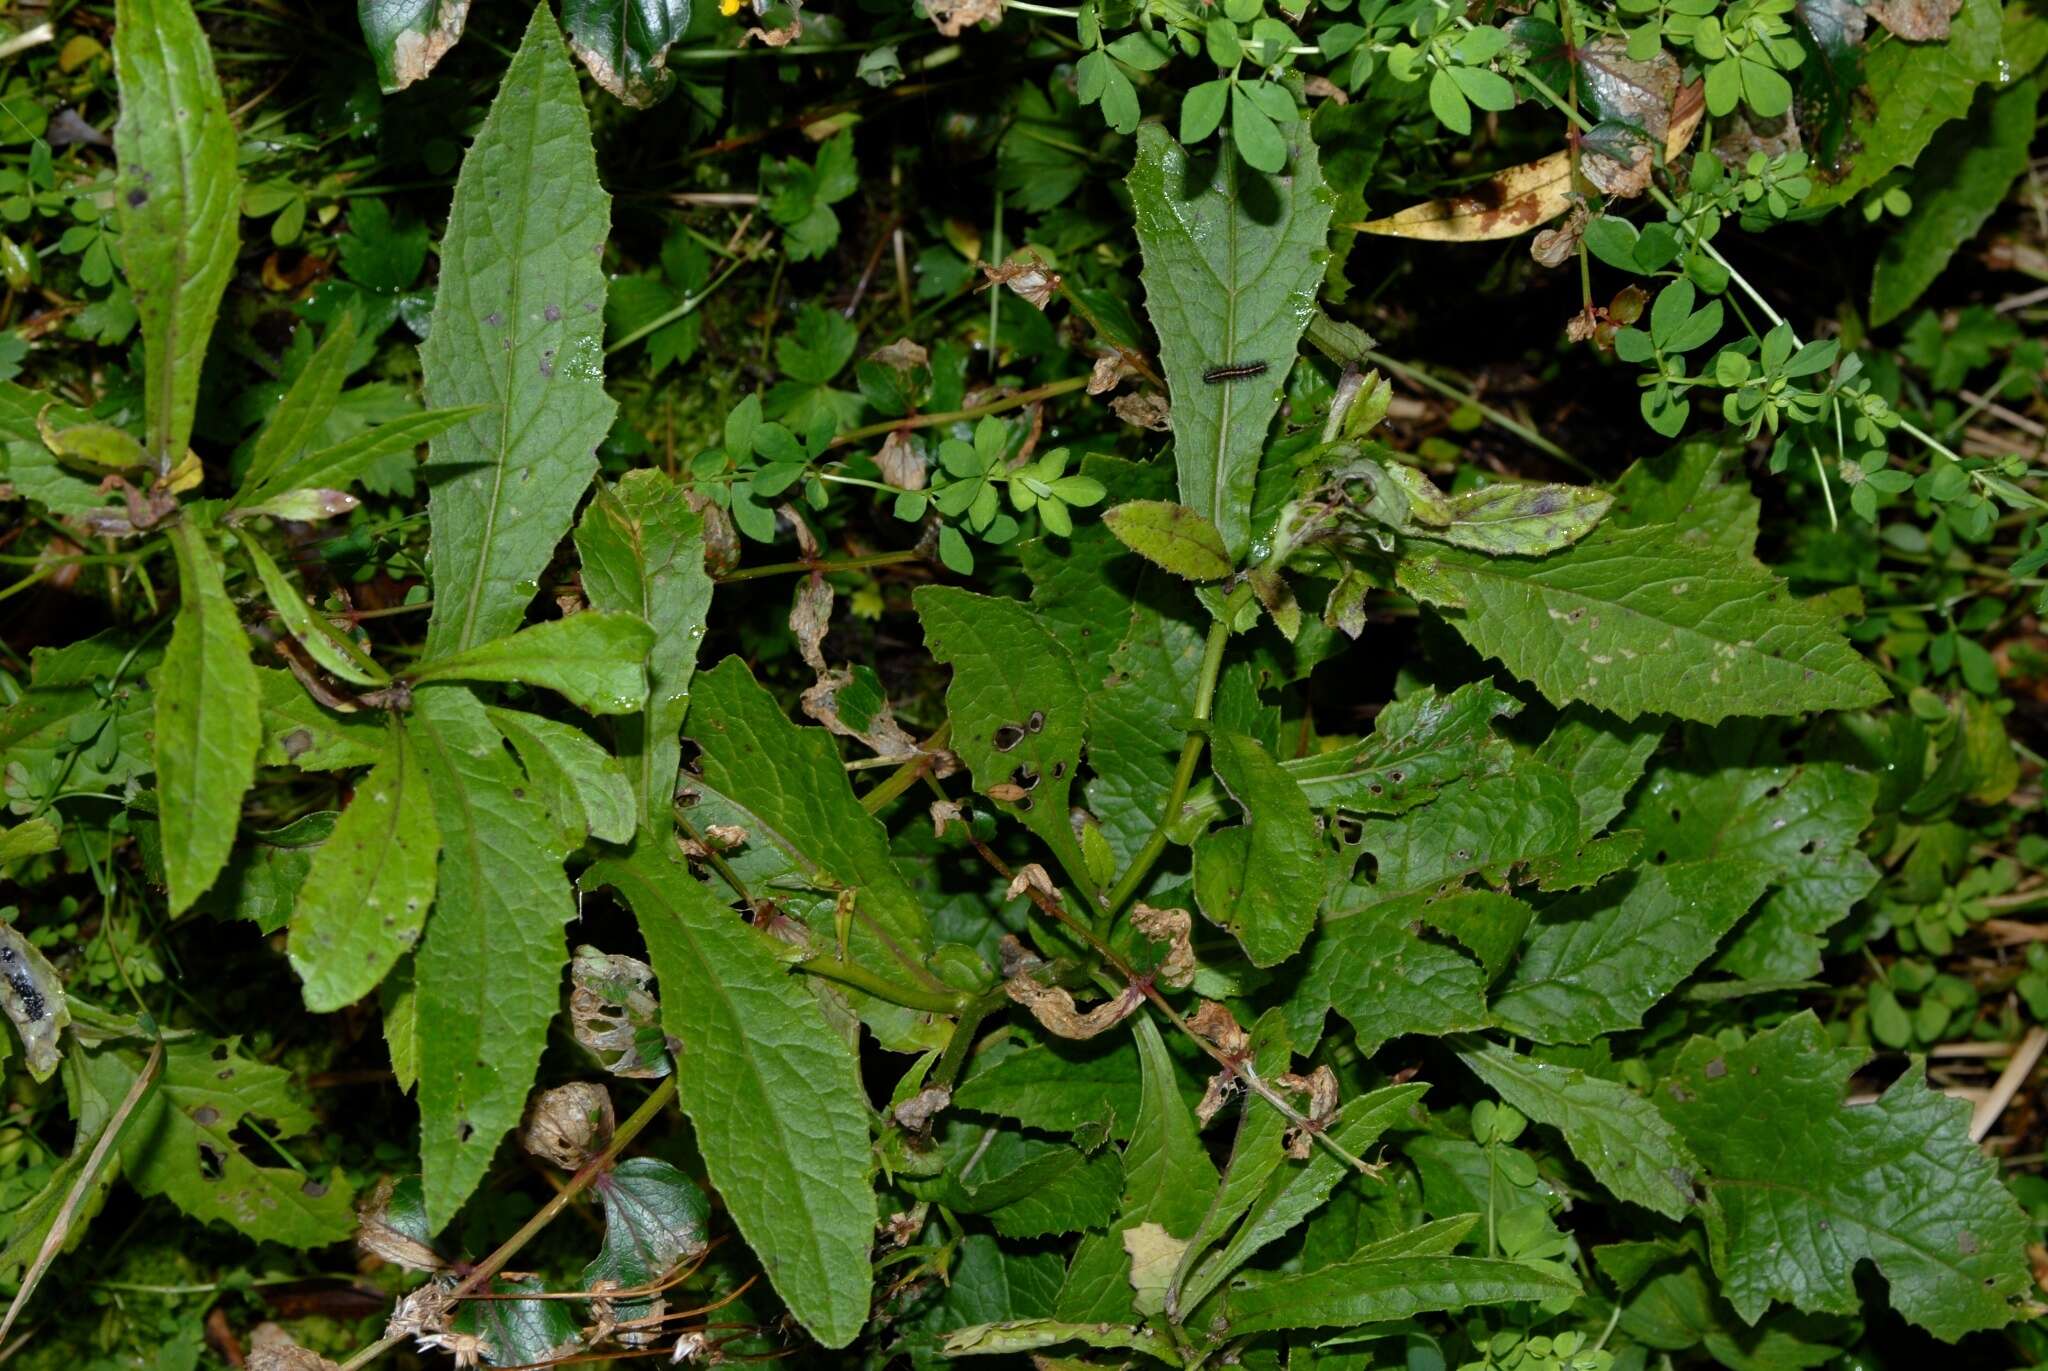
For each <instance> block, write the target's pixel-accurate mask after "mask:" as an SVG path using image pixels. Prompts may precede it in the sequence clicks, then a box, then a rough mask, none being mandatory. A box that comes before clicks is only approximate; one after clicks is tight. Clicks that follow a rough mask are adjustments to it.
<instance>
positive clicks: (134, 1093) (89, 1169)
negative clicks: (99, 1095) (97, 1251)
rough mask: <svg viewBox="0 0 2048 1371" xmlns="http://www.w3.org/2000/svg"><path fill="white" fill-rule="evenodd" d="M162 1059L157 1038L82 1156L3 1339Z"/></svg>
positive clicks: (4, 1325) (1, 1333)
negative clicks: (81, 1164) (82, 1166)
mask: <svg viewBox="0 0 2048 1371" xmlns="http://www.w3.org/2000/svg"><path fill="white" fill-rule="evenodd" d="M163 1059H164V1045H163V1044H162V1043H161V1042H159V1043H157V1044H156V1045H155V1046H154V1047H152V1048H150V1049H149V1060H148V1061H146V1062H144V1063H143V1064H142V1070H141V1071H139V1072H137V1073H136V1076H135V1084H133V1085H131V1086H129V1087H128V1093H127V1094H126V1095H125V1096H123V1097H122V1099H121V1107H120V1108H119V1109H116V1110H115V1111H114V1114H113V1117H112V1118H110V1119H108V1120H107V1126H106V1127H105V1128H104V1129H102V1130H100V1140H99V1142H98V1143H96V1144H95V1145H94V1146H93V1149H92V1155H91V1156H89V1157H87V1158H86V1159H85V1169H84V1170H83V1171H81V1172H79V1173H78V1179H77V1180H76V1181H74V1182H72V1185H71V1193H70V1194H68V1195H66V1196H65V1197H64V1207H63V1208H62V1209H59V1210H58V1211H57V1217H56V1218H54V1219H52V1220H51V1221H50V1231H49V1232H48V1233H47V1234H46V1235H44V1238H43V1245H42V1247H41V1249H39V1250H38V1251H37V1252H36V1259H35V1260H34V1261H32V1262H30V1263H29V1267H28V1270H27V1271H26V1272H24V1273H23V1274H22V1278H21V1289H20V1290H18V1291H16V1292H15V1295H14V1302H13V1303H12V1304H10V1305H8V1306H7V1317H6V1318H5V1319H0V1341H4V1340H5V1339H6V1337H7V1334H8V1333H9V1331H11V1330H12V1329H13V1327H14V1321H15V1319H17V1318H19V1317H20V1315H21V1311H22V1309H23V1308H24V1307H25V1306H26V1305H27V1304H28V1298H29V1296H30V1295H33V1294H34V1293H35V1290H36V1284H37V1282H39V1281H41V1280H42V1278H43V1272H44V1271H46V1270H48V1269H49V1266H50V1263H51V1262H52V1261H54V1260H55V1259H56V1256H57V1254H58V1253H59V1252H61V1251H63V1250H64V1239H65V1238H66V1237H68V1236H69V1235H70V1232H71V1220H72V1219H73V1218H74V1217H76V1216H77V1214H78V1206H79V1203H80V1201H82V1200H83V1199H84V1198H85V1192H86V1190H87V1189H88V1188H90V1187H91V1185H92V1178H93V1177H94V1176H97V1175H98V1174H99V1173H100V1164H101V1163H102V1162H104V1161H106V1159H107V1151H108V1149H110V1148H111V1147H113V1145H114V1144H115V1143H116V1142H118V1141H120V1138H121V1129H122V1128H123V1127H124V1126H125V1125H126V1124H127V1122H128V1116H129V1115H130V1114H133V1113H134V1112H135V1106H136V1105H138V1104H140V1103H142V1095H143V1092H144V1091H146V1090H148V1089H149V1085H150V1082H151V1081H154V1080H155V1079H156V1070H157V1067H158V1066H160V1065H162V1063H163Z"/></svg>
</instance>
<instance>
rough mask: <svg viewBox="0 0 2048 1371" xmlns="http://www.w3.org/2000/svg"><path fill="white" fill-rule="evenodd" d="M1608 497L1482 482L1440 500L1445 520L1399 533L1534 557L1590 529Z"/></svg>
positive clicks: (1576, 490)
mask: <svg viewBox="0 0 2048 1371" xmlns="http://www.w3.org/2000/svg"><path fill="white" fill-rule="evenodd" d="M1609 498H1610V497H1609V496H1608V495H1607V493H1606V492H1605V491H1599V490H1590V489H1588V488H1586V487H1584V486H1557V485H1547V486H1545V485H1518V484H1512V483H1504V484H1501V485H1493V486H1484V487H1482V488H1480V489H1478V490H1472V491H1467V492H1465V493H1464V494H1462V495H1453V496H1451V497H1449V498H1448V499H1447V500H1445V501H1444V505H1445V509H1444V514H1445V516H1446V518H1447V519H1448V522H1447V523H1444V524H1443V525H1441V526H1438V525H1434V524H1422V523H1418V524H1413V525H1411V526H1409V527H1408V528H1406V529H1404V530H1402V531H1403V532H1405V533H1407V534H1408V535H1409V536H1410V537H1415V538H1429V539H1432V540H1435V541H1438V542H1445V543H1450V544H1452V545H1453V546H1455V547H1467V548H1472V549H1475V550H1476V551H1479V552H1487V553H1492V554H1493V555H1494V556H1496V557H1509V556H1512V557H1537V556H1541V555H1542V554H1544V553H1546V552H1555V551H1557V550H1558V549H1559V548H1561V547H1567V546H1569V545H1570V544H1572V543H1575V542H1577V541H1578V540H1579V539H1580V538H1582V537H1584V536H1585V535H1586V534H1588V533H1590V532H1592V531H1593V526H1594V525H1595V524H1598V523H1599V522H1600V516H1601V515H1603V514H1605V513H1606V512H1607V506H1608V502H1609Z"/></svg>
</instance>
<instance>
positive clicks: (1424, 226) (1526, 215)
mask: <svg viewBox="0 0 2048 1371" xmlns="http://www.w3.org/2000/svg"><path fill="white" fill-rule="evenodd" d="M1705 112H1706V98H1705V95H1704V92H1703V91H1702V89H1701V87H1700V86H1699V85H1698V84H1697V83H1695V84H1693V85H1690V86H1687V87H1686V88H1685V89H1683V90H1681V91H1680V92H1679V93H1678V98H1677V102H1676V104H1675V105H1674V106H1673V108H1672V111H1671V118H1670V128H1669V132H1668V134H1667V136H1666V137H1665V140H1664V158H1665V160H1666V161H1667V162H1668V161H1672V160H1675V159H1676V158H1677V157H1678V155H1679V154H1680V153H1682V152H1684V151H1685V148H1686V145H1687V144H1688V143H1690V142H1691V141H1692V135H1693V132H1694V131H1695V130H1696V129H1698V128H1699V124H1700V116H1701V115H1702V114H1704V113H1705ZM1571 204H1572V169H1571V155H1570V154H1569V153H1564V152H1556V153H1552V154H1551V155H1550V156H1548V157H1545V158H1542V159H1541V160H1539V161H1535V162H1527V163H1524V164H1523V165H1521V166H1519V167H1510V168H1508V169H1507V170H1506V171H1503V172H1500V173H1498V174H1496V175H1495V176H1493V177H1492V178H1491V179H1489V180H1487V181H1485V182H1483V183H1481V184H1480V185H1479V186H1477V187H1475V188H1474V189H1473V190H1471V191H1470V192H1468V193H1467V194H1464V195H1454V196H1450V197H1447V198H1445V199H1441V200H1425V201H1423V202H1422V203H1421V204H1419V205H1410V206H1409V207H1408V208H1407V209H1404V210H1402V211H1401V212H1400V213H1398V214H1391V215H1388V216H1387V217H1386V218H1384V219H1373V220H1369V221H1367V222H1365V223H1360V224H1346V225H1342V227H1345V228H1353V229H1357V230H1358V231H1360V232H1362V233H1377V234H1384V235H1387V236H1390V237H1394V238H1422V239H1427V240H1429V241H1431V242H1439V243H1476V242H1483V241H1487V240H1491V239H1496V238H1514V237H1517V236H1519V235H1521V234H1523V233H1527V232H1528V231H1529V230H1530V229H1533V228H1535V227H1536V226H1537V225H1538V224H1545V223H1548V222H1549V221H1551V220H1552V219H1555V218H1556V217H1557V216H1558V215H1560V214H1563V213H1564V212H1565V211H1566V210H1567V209H1569V208H1571Z"/></svg>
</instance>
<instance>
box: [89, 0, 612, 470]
mask: <svg viewBox="0 0 2048 1371" xmlns="http://www.w3.org/2000/svg"><path fill="white" fill-rule="evenodd" d="M114 35H115V36H114V68H115V75H116V78H117V80H118V81H119V83H120V87H121V118H120V122H119V123H117V124H116V125H115V126H114V150H115V152H116V154H117V155H118V157H119V159H120V167H121V170H120V176H119V179H118V181H117V183H116V186H115V191H114V203H115V206H116V208H117V209H118V211H119V213H120V220H121V263H122V267H123V269H124V272H125V275H126V277H127V282H128V286H129V289H130V290H131V291H133V292H134V296H135V312H136V314H137V315H138V316H139V317H140V318H141V321H142V397H143V413H144V417H145V419H146V421H147V424H148V428H149V440H148V443H147V447H148V449H149V456H150V459H151V461H153V462H154V463H155V465H156V469H157V470H158V471H159V472H167V471H169V470H170V469H171V468H172V467H173V466H175V465H177V463H178V462H180V461H181V460H183V459H184V456H185V444H186V441H187V440H188V439H189V438H190V437H191V436H192V416H193V411H194V409H195V407H196V405H197V403H198V397H199V368H200V366H201V364H202V363H203V362H204V361H205V360H206V343H207V339H208V338H209V337H210V336H211V335H212V333H213V320H214V315H215V314H216V313H217V312H218V311H219V309H220V296H221V292H222V291H223V290H225V289H226V288H227V283H228V274H229V273H230V272H231V271H233V270H234V265H235V224H236V220H237V219H238V218H239V216H240V213H241V203H240V202H241V194H240V191H239V190H238V188H237V177H236V175H235V130H234V126H233V125H231V124H230V123H229V122H228V111H227V105H226V104H225V103H224V101H223V100H222V96H221V91H222V87H221V84H220V81H219V80H218V79H217V78H216V77H215V76H214V74H213V53H212V51H211V49H209V48H208V47H207V45H206V35H205V34H204V33H203V32H201V30H200V28H199V21H198V19H196V18H195V17H194V16H193V13H192V7H191V5H190V4H188V3H187V0H119V3H118V4H116V5H115V7H114ZM593 265H594V264H593Z"/></svg>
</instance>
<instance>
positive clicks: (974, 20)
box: [924, 0, 1043, 308]
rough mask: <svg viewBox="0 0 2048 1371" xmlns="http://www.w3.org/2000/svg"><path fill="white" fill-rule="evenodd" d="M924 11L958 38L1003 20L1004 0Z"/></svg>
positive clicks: (966, 1) (950, 1) (939, 1)
mask: <svg viewBox="0 0 2048 1371" xmlns="http://www.w3.org/2000/svg"><path fill="white" fill-rule="evenodd" d="M924 12H925V14H926V16H927V17H929V18H930V19H931V21H932V23H933V24H934V25H935V26H937V28H938V30H939V33H940V34H941V35H943V36H944V37H947V38H958V37H959V36H960V32H961V30H963V29H965V28H968V27H969V26H970V25H974V24H983V23H998V24H999V23H1001V22H1002V20H1003V5H1002V0H925V5H924ZM1040 308H1043V306H1040Z"/></svg>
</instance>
